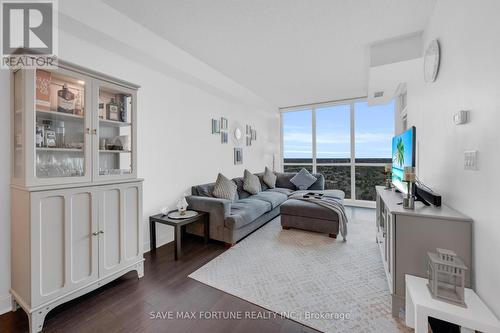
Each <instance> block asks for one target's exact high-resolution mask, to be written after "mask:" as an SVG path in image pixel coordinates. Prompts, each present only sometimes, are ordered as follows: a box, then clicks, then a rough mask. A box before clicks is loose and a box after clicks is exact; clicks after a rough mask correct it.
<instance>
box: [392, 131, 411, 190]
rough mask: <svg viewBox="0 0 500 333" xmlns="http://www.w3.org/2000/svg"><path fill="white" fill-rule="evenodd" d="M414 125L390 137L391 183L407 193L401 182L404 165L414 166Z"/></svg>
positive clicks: (405, 186) (404, 185) (405, 185)
mask: <svg viewBox="0 0 500 333" xmlns="http://www.w3.org/2000/svg"><path fill="white" fill-rule="evenodd" d="M415 134H416V130H415V127H412V128H410V129H409V130H406V131H404V132H403V133H401V134H400V135H397V136H395V137H393V138H392V184H393V185H394V187H395V188H396V189H398V190H399V191H401V192H403V193H405V194H406V193H408V188H407V186H408V185H407V184H406V183H404V182H403V172H404V169H405V167H415Z"/></svg>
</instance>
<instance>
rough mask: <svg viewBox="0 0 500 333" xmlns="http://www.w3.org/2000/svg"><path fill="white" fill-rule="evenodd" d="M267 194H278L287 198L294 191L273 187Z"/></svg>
mask: <svg viewBox="0 0 500 333" xmlns="http://www.w3.org/2000/svg"><path fill="white" fill-rule="evenodd" d="M269 192H278V193H282V194H285V195H286V196H289V195H290V194H292V193H294V190H291V189H289V188H283V187H275V188H271V189H269Z"/></svg>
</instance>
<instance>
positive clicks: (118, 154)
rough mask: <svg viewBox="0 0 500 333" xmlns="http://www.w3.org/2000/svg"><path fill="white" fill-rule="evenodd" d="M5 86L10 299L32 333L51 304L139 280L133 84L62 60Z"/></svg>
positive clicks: (24, 72)
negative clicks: (122, 280)
mask: <svg viewBox="0 0 500 333" xmlns="http://www.w3.org/2000/svg"><path fill="white" fill-rule="evenodd" d="M12 82H13V89H12V95H13V96H12V98H13V103H12V104H13V109H12V133H13V138H12V143H13V144H12V186H11V187H12V188H11V202H12V214H11V215H12V220H11V233H12V237H11V243H12V245H11V256H12V259H11V262H12V286H11V294H12V297H13V309H14V310H15V309H17V308H18V306H20V307H22V308H23V309H24V310H25V311H26V313H27V314H28V317H29V321H30V331H31V332H39V331H41V330H42V327H43V321H44V318H45V316H46V314H47V313H48V312H49V311H50V310H52V309H53V308H54V307H56V306H58V305H60V304H62V303H64V302H67V301H69V300H71V299H74V298H76V297H79V296H81V295H83V294H85V293H87V292H89V291H91V290H94V289H96V288H98V287H99V286H102V285H103V284H106V283H108V282H110V281H112V280H114V279H116V278H117V277H119V276H121V275H123V274H125V273H127V272H129V271H132V270H135V271H137V274H138V276H139V277H142V275H143V261H144V259H143V251H142V240H143V236H142V233H143V232H142V180H140V179H137V127H136V125H137V124H136V120H137V90H138V88H139V87H138V86H137V85H134V84H132V83H128V82H125V81H122V80H119V79H115V78H112V77H109V76H106V75H104V74H101V73H97V72H94V71H91V70H87V69H84V68H82V67H79V66H75V65H72V64H69V63H66V62H62V61H60V62H59V67H58V68H57V69H55V70H46V69H36V70H34V69H20V70H16V71H13V72H12Z"/></svg>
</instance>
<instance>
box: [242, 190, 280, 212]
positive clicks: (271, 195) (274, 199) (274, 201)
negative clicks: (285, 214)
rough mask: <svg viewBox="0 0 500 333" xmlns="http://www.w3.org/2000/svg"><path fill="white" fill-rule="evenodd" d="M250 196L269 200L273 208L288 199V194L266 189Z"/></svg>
mask: <svg viewBox="0 0 500 333" xmlns="http://www.w3.org/2000/svg"><path fill="white" fill-rule="evenodd" d="M250 198H251V199H257V200H262V201H265V202H269V203H270V204H271V207H272V209H274V208H276V207H278V206H279V205H281V204H282V203H283V202H285V201H286V199H288V195H286V194H283V193H279V192H274V191H265V192H260V193H258V194H255V195H252V196H251V197H250Z"/></svg>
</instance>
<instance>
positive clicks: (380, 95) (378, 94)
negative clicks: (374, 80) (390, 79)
mask: <svg viewBox="0 0 500 333" xmlns="http://www.w3.org/2000/svg"><path fill="white" fill-rule="evenodd" d="M382 96H384V92H383V91H376V92H375V93H374V94H373V97H375V98H379V97H382Z"/></svg>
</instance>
